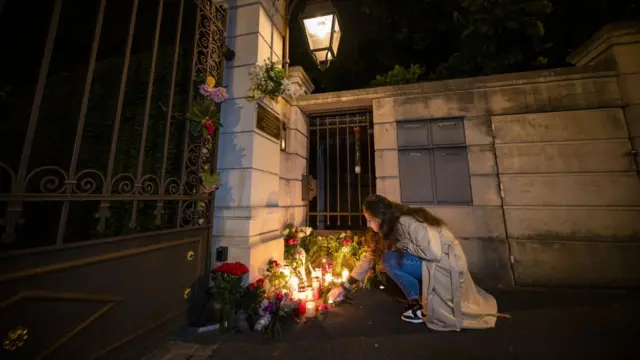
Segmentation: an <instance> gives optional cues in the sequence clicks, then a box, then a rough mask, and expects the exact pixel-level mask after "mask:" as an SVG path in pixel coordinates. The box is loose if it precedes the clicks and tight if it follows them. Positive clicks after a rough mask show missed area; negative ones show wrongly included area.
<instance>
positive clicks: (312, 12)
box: [284, 0, 342, 70]
mask: <svg viewBox="0 0 640 360" xmlns="http://www.w3.org/2000/svg"><path fill="white" fill-rule="evenodd" d="M297 2H298V0H293V1H292V2H291V5H290V6H289V8H288V9H287V18H286V20H287V30H286V34H285V35H286V39H285V53H284V55H285V56H284V57H285V61H284V66H285V70H288V69H289V30H288V26H289V23H290V20H291V12H292V10H293V8H294V6H295V5H296V3H297ZM300 22H301V23H302V27H303V28H304V31H305V34H306V37H307V45H308V47H309V53H310V54H311V56H312V57H313V59H314V60H315V62H316V63H317V64H318V67H319V68H320V70H324V69H326V68H327V67H328V66H329V64H330V62H331V60H333V59H335V57H336V54H337V53H338V46H339V45H340V37H341V35H342V32H341V31H340V24H339V22H338V12H337V11H336V9H335V8H334V7H333V4H331V1H330V0H311V2H310V3H308V4H307V6H306V7H305V9H304V11H303V12H302V14H301V15H300Z"/></svg>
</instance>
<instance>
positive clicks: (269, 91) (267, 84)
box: [249, 60, 287, 100]
mask: <svg viewBox="0 0 640 360" xmlns="http://www.w3.org/2000/svg"><path fill="white" fill-rule="evenodd" d="M249 77H250V79H251V85H250V86H249V97H251V98H252V99H259V98H261V97H265V96H266V97H268V98H270V99H272V100H275V99H277V98H278V97H280V96H281V95H282V94H283V93H284V92H285V87H286V86H285V82H284V81H285V79H286V78H287V74H285V72H284V70H283V69H282V68H281V67H279V66H278V65H277V63H275V62H273V61H269V60H265V61H264V64H262V65H256V66H255V68H254V69H253V70H252V71H251V73H250V74H249Z"/></svg>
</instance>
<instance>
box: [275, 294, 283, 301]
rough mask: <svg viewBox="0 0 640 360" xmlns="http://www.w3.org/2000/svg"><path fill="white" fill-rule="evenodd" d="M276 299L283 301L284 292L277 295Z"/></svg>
mask: <svg viewBox="0 0 640 360" xmlns="http://www.w3.org/2000/svg"><path fill="white" fill-rule="evenodd" d="M276 299H278V301H282V299H284V294H282V293H281V292H279V293H278V295H276Z"/></svg>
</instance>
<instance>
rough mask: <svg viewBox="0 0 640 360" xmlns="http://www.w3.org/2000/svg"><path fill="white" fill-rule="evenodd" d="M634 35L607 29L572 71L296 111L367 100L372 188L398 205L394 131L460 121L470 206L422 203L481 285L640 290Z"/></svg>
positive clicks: (638, 57)
mask: <svg viewBox="0 0 640 360" xmlns="http://www.w3.org/2000/svg"><path fill="white" fill-rule="evenodd" d="M639 34H640V32H639V31H638V26H637V25H633V24H631V25H630V24H624V25H622V26H617V27H609V28H605V29H604V30H603V31H602V32H601V33H599V34H598V35H596V36H595V37H594V39H592V42H593V43H594V44H595V45H594V44H591V45H588V46H587V47H586V50H584V49H583V50H582V51H583V54H582V55H580V56H577V57H576V58H577V59H578V61H580V59H582V58H585V57H586V58H589V59H591V60H589V61H590V62H583V63H578V62H576V63H577V64H578V65H579V66H578V67H576V68H567V69H558V70H551V71H539V72H530V73H523V74H506V75H498V76H491V77H483V78H476V79H461V80H451V81H443V82H434V83H425V84H415V85H406V86H397V87H386V88H378V89H367V90H356V91H350V92H344V93H335V94H319V95H313V96H307V97H305V98H303V99H300V100H299V102H298V105H299V106H301V107H302V108H303V109H304V110H305V111H307V112H322V111H326V110H329V109H330V108H333V109H334V110H335V109H337V108H350V107H363V106H366V104H367V103H370V104H371V105H370V106H371V107H372V108H373V116H374V141H375V149H376V156H375V158H376V173H377V189H378V193H380V194H382V195H385V196H387V197H389V198H390V199H392V200H394V201H400V179H399V171H398V146H397V141H396V139H397V133H396V127H397V124H398V122H401V121H407V120H417V119H437V118H447V117H454V116H455V117H460V116H461V117H463V118H464V127H465V133H466V141H467V145H468V160H469V170H470V180H471V187H472V194H473V205H469V206H457V205H456V206H452V205H428V204H423V205H422V206H424V207H426V208H428V209H429V210H430V211H432V212H434V213H435V214H437V215H438V216H440V217H442V218H443V219H444V220H445V221H447V223H448V224H449V225H450V227H451V228H452V230H453V231H454V232H455V233H456V234H457V236H458V237H460V239H461V242H462V246H463V248H464V249H465V251H466V254H467V257H468V260H469V264H470V268H471V270H472V274H473V275H474V277H476V278H478V279H479V280H480V281H481V282H482V283H489V284H492V285H499V286H512V285H514V284H516V285H534V286H540V285H542V286H544V285H554V286H637V285H640V263H638V261H637V259H640V242H639V241H640V178H639V177H638V164H637V156H634V154H633V152H632V149H634V148H635V149H637V148H638V147H639V145H638V136H639V135H638V130H640V118H639V117H638V115H639V114H640V111H637V108H638V105H639V104H638V101H637V99H638V98H639V97H638V96H637V95H638V94H640V80H638V81H633V79H635V76H637V75H638V74H639V73H640V71H639V69H640V65H638V64H640V35H639ZM603 39H604V40H603ZM603 42H604V43H605V45H602V43H603ZM619 44H622V45H619ZM594 49H595V50H594ZM593 51H596V55H593V54H592V52H593ZM603 57H606V58H607V60H606V61H605V60H602V58H603ZM603 64H604V65H603ZM605 65H606V66H605ZM332 98H333V99H332ZM332 103H333V104H335V105H333V106H332V105H331V104H332ZM325 109H326V110H325Z"/></svg>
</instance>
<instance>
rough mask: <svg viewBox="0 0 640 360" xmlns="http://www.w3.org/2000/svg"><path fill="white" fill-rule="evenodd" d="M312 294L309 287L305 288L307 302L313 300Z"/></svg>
mask: <svg viewBox="0 0 640 360" xmlns="http://www.w3.org/2000/svg"><path fill="white" fill-rule="evenodd" d="M314 298H315V296H314V292H313V288H312V287H311V286H307V300H314Z"/></svg>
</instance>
